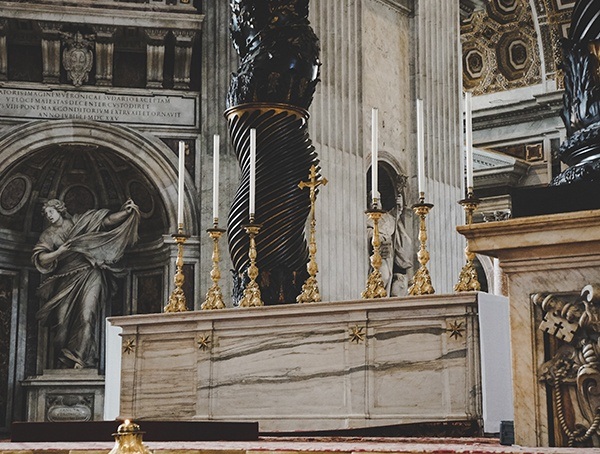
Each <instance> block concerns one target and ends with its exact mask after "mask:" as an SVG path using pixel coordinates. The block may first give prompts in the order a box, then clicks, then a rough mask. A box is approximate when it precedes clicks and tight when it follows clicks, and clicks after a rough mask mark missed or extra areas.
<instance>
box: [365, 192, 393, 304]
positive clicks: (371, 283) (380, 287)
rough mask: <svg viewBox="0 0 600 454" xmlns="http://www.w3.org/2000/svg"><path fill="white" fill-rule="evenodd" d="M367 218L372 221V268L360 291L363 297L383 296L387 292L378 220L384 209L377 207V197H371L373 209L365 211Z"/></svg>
mask: <svg viewBox="0 0 600 454" xmlns="http://www.w3.org/2000/svg"><path fill="white" fill-rule="evenodd" d="M365 213H366V214H367V216H368V217H369V219H371V220H372V221H373V238H372V239H371V244H372V245H373V255H371V267H372V268H373V270H372V271H371V273H369V277H368V278H367V285H366V288H365V290H364V291H363V292H362V293H361V296H362V298H363V299H367V298H385V297H386V296H387V292H386V290H385V285H384V283H383V278H382V277H381V271H379V269H380V268H381V264H382V258H381V253H380V252H379V248H380V247H381V239H380V237H379V220H380V219H381V217H382V216H383V214H384V213H385V211H383V210H380V209H378V208H377V199H373V209H371V210H367V211H365Z"/></svg>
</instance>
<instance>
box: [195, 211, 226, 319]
mask: <svg viewBox="0 0 600 454" xmlns="http://www.w3.org/2000/svg"><path fill="white" fill-rule="evenodd" d="M206 231H207V232H208V235H209V236H210V237H211V238H212V240H213V253H212V262H213V266H212V270H211V271H210V278H211V279H212V281H213V285H212V287H211V288H209V289H208V292H206V300H205V301H204V303H202V306H200V309H202V310H212V309H225V303H224V302H223V294H222V293H221V287H219V280H220V279H221V270H220V269H219V239H220V238H221V235H223V233H224V232H225V229H220V228H219V219H218V218H215V219H214V226H213V228H212V229H207V230H206Z"/></svg>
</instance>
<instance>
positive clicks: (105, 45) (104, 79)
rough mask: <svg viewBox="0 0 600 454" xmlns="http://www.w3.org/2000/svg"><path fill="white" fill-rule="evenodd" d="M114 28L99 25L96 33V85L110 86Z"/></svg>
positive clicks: (111, 81)
mask: <svg viewBox="0 0 600 454" xmlns="http://www.w3.org/2000/svg"><path fill="white" fill-rule="evenodd" d="M116 30H117V28H116V27H111V26H109V25H99V26H96V27H94V31H95V32H96V85H102V86H109V87H110V86H112V83H113V80H112V79H113V56H114V49H115V42H114V35H115V31H116Z"/></svg>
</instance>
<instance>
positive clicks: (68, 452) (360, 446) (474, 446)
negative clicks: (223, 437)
mask: <svg viewBox="0 0 600 454" xmlns="http://www.w3.org/2000/svg"><path fill="white" fill-rule="evenodd" d="M145 445H146V446H147V447H148V448H149V449H150V450H151V451H153V452H154V453H157V454H261V453H272V454H277V453H281V454H303V453H311V454H315V453H317V454H325V453H344V454H354V453H377V454H382V453H398V454H400V453H411V454H415V453H423V454H453V453H461V454H485V453H490V454H576V453H577V454H583V453H584V452H585V453H586V454H592V453H598V454H600V448H526V447H520V446H502V445H500V444H499V442H498V439H495V438H358V437H356V438H341V437H340V438H337V437H336V438H283V437H276V438H275V437H273V438H267V437H261V438H260V439H259V440H257V441H249V442H227V441H223V442H147V443H145ZM113 446H114V443H111V442H88V443H85V444H82V443H10V442H9V441H6V440H5V441H3V440H0V454H78V453H81V454H100V453H102V454H106V453H107V452H108V451H109V450H110V449H112V447H113Z"/></svg>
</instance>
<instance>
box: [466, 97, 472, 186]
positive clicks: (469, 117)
mask: <svg viewBox="0 0 600 454" xmlns="http://www.w3.org/2000/svg"><path fill="white" fill-rule="evenodd" d="M465 142H466V150H465V154H466V156H465V158H466V161H467V162H466V165H467V188H472V187H473V113H472V106H471V93H469V92H466V93H465Z"/></svg>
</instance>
